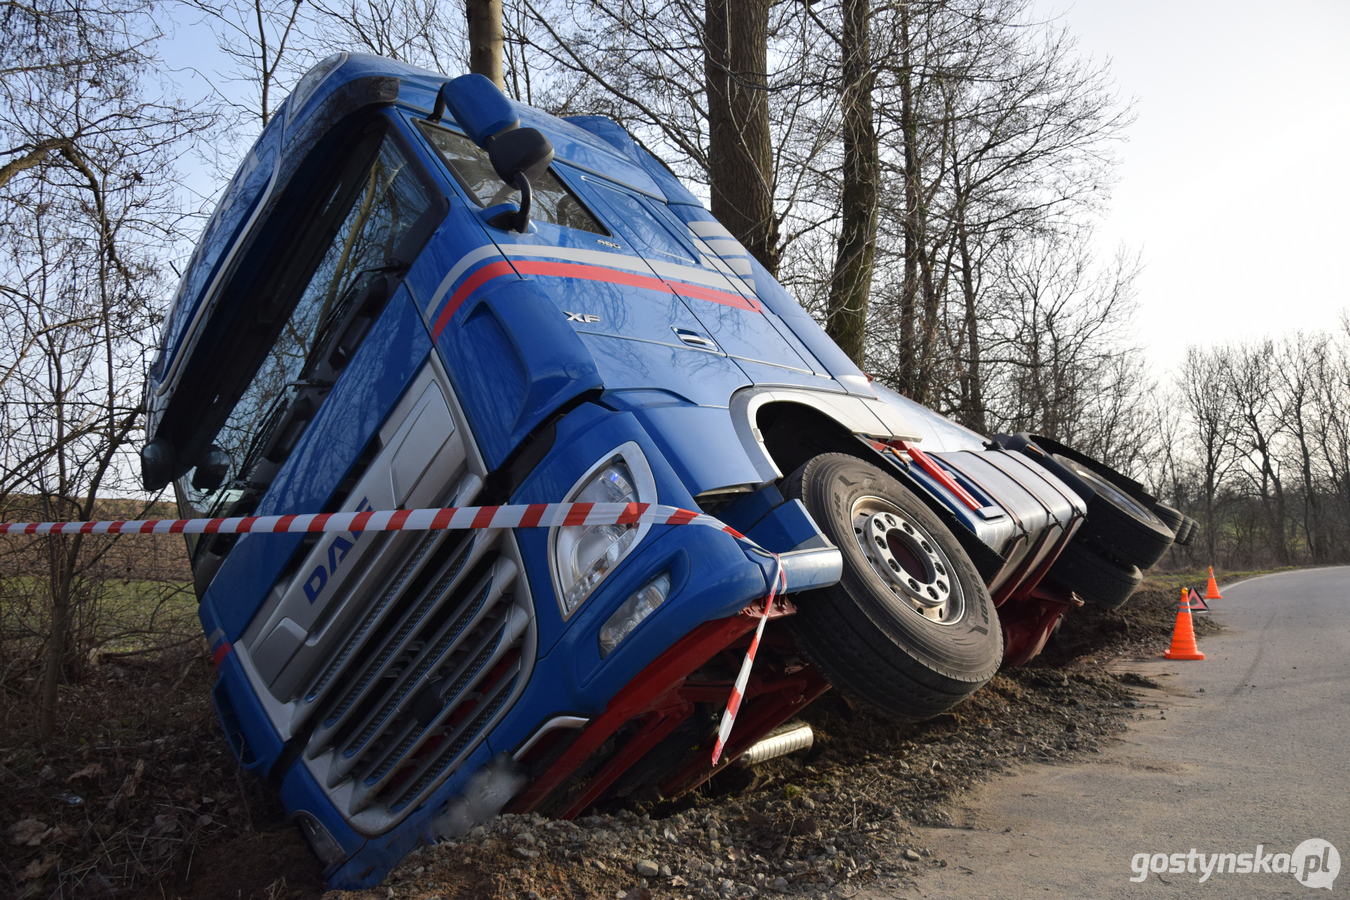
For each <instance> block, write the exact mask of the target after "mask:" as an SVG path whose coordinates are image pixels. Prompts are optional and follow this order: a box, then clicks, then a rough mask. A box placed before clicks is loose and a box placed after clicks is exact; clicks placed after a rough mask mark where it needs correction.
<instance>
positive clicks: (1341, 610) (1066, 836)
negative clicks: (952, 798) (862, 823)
mask: <svg viewBox="0 0 1350 900" xmlns="http://www.w3.org/2000/svg"><path fill="white" fill-rule="evenodd" d="M1221 588H1222V590H1223V594H1224V599H1223V600H1216V601H1213V602H1212V604H1211V605H1212V607H1213V608H1214V613H1213V615H1214V616H1215V618H1216V619H1218V621H1219V622H1221V623H1222V624H1223V625H1224V626H1225V627H1226V629H1227V630H1226V631H1225V632H1224V633H1223V634H1221V635H1219V636H1217V637H1211V638H1209V639H1207V640H1206V641H1204V642H1203V643H1202V644H1201V646H1200V649H1201V651H1202V652H1204V653H1205V655H1206V657H1207V659H1206V660H1205V661H1203V662H1172V661H1168V660H1164V659H1162V658H1161V657H1159V658H1155V659H1152V660H1122V661H1120V662H1118V663H1117V664H1115V665H1114V666H1113V669H1114V670H1116V671H1132V672H1138V673H1140V674H1142V675H1146V676H1149V677H1151V678H1153V679H1155V680H1156V681H1157V682H1158V683H1160V684H1161V685H1163V687H1162V688H1161V689H1159V690H1154V689H1145V690H1141V691H1140V700H1141V701H1142V702H1143V703H1144V704H1145V707H1144V708H1142V709H1140V710H1139V711H1138V715H1137V718H1136V721H1135V722H1133V723H1132V725H1131V728H1130V731H1129V733H1128V734H1126V735H1125V737H1124V740H1123V741H1122V742H1121V743H1120V744H1117V745H1115V746H1112V747H1108V748H1105V749H1103V751H1102V753H1101V755H1100V756H1097V757H1094V758H1092V759H1091V760H1090V761H1088V762H1084V763H1075V764H1071V765H1064V766H1054V765H1035V766H1027V767H1025V768H1022V769H1020V770H1018V772H1017V774H1015V775H1013V776H1012V777H1008V778H1001V779H998V780H996V781H994V782H992V783H990V784H988V785H985V786H984V787H982V788H980V789H979V790H977V791H976V792H974V793H973V794H971V795H968V796H966V797H965V798H963V800H962V801H961V803H960V806H958V807H957V808H955V809H952V810H951V811H950V812H951V814H952V819H953V821H954V822H956V823H957V826H956V827H953V828H946V829H922V830H921V831H920V836H919V840H920V842H921V843H922V844H923V845H924V846H926V847H928V848H931V849H932V850H933V861H925V862H924V863H922V864H921V867H922V868H923V869H924V870H925V874H923V875H922V876H920V877H919V879H918V882H917V887H915V886H913V885H911V886H909V887H905V886H902V885H899V884H886V883H884V882H883V883H880V884H874V885H872V886H870V887H869V888H867V889H866V890H864V891H862V892H860V893H859V894H857V895H855V896H856V897H857V898H858V900H873V898H876V900H880V898H895V897H909V898H920V897H923V898H930V897H931V898H945V897H961V898H968V900H980V898H999V900H1005V898H1018V897H1037V898H1044V897H1056V898H1059V897H1066V898H1070V897H1071V898H1084V900H1087V898H1129V900H1143V898H1153V897H1209V898H1230V897H1234V898H1246V897H1260V898H1266V897H1286V896H1288V897H1305V896H1306V897H1309V898H1318V897H1323V896H1327V893H1324V892H1322V891H1315V892H1314V890H1313V889H1312V888H1311V887H1309V886H1307V885H1305V884H1304V883H1302V882H1300V881H1299V875H1298V874H1288V873H1283V874H1282V873H1278V872H1275V871H1270V872H1266V871H1264V870H1263V868H1264V867H1262V866H1261V865H1260V864H1261V863H1262V862H1264V863H1265V864H1266V865H1269V866H1270V868H1271V869H1272V870H1274V869H1277V868H1279V864H1280V862H1281V859H1280V857H1279V856H1278V855H1277V854H1280V853H1288V854H1293V853H1294V851H1295V849H1296V848H1298V847H1299V845H1300V844H1302V842H1304V841H1305V840H1308V839H1320V840H1322V841H1325V842H1329V843H1330V844H1331V845H1332V846H1333V847H1334V848H1335V851H1336V852H1337V853H1338V854H1339V856H1340V859H1341V862H1340V873H1339V875H1338V876H1337V877H1336V878H1335V879H1334V881H1333V882H1332V884H1331V891H1330V896H1332V897H1344V896H1350V705H1348V701H1350V621H1347V616H1348V615H1350V568H1333V569H1313V570H1306V571H1300V572H1290V573H1284V574H1279V575H1267V576H1263V577H1260V578H1255V579H1252V580H1250V581H1247V582H1243V583H1241V584H1237V585H1233V586H1230V587H1224V586H1222V585H1221ZM1155 703H1156V704H1158V706H1159V707H1160V708H1156V709H1155V708H1153V704H1155ZM1258 845H1260V846H1261V852H1260V856H1259V857H1258V856H1256V855H1255V854H1256V852H1257V848H1258ZM1310 849H1314V850H1317V851H1318V852H1319V853H1322V854H1324V855H1325V858H1326V860H1327V863H1328V868H1331V867H1332V866H1331V863H1332V860H1333V856H1332V854H1331V853H1330V852H1327V851H1326V850H1325V847H1324V846H1323V845H1307V846H1305V847H1303V848H1302V849H1301V850H1300V851H1299V854H1298V858H1297V859H1295V860H1294V861H1293V862H1294V865H1295V867H1296V868H1298V869H1302V868H1304V866H1306V869H1307V870H1309V871H1311V870H1312V869H1314V868H1317V869H1320V868H1321V858H1320V857H1319V859H1318V861H1317V863H1304V858H1305V857H1307V856H1309V855H1311V854H1309V853H1308V852H1307V851H1308V850H1310ZM1192 850H1195V851H1196V855H1194V856H1191V857H1190V858H1189V859H1184V860H1182V861H1184V862H1185V863H1186V865H1187V867H1188V868H1192V869H1194V871H1185V872H1180V873H1176V872H1171V871H1168V872H1163V873H1154V872H1148V873H1147V877H1146V879H1145V880H1143V881H1141V882H1138V883H1136V882H1132V881H1131V878H1137V877H1139V876H1138V875H1136V874H1135V870H1134V868H1133V866H1134V865H1140V863H1138V862H1135V860H1136V858H1137V855H1139V854H1145V853H1147V854H1150V857H1151V858H1150V860H1149V862H1150V863H1157V864H1161V863H1162V862H1163V860H1161V859H1158V858H1157V857H1153V856H1152V855H1153V854H1167V855H1169V856H1171V855H1172V854H1190V852H1191V851H1192ZM1218 853H1231V854H1243V853H1246V854H1253V857H1252V860H1253V868H1258V869H1262V870H1261V871H1257V872H1252V873H1241V872H1237V873H1232V872H1227V871H1223V872H1218V871H1215V872H1214V873H1212V874H1211V875H1210V877H1209V878H1208V879H1207V880H1206V881H1205V882H1203V883H1202V882H1201V880H1200V879H1201V877H1202V876H1203V874H1204V872H1203V866H1204V865H1205V863H1206V861H1209V862H1218V860H1214V859H1213V858H1212V856H1211V855H1212V854H1218ZM1199 854H1204V855H1205V858H1204V859H1202V858H1200V856H1199ZM936 860H945V861H946V866H945V867H942V868H939V867H937V866H936V864H935V861H936ZM1258 860H1259V861H1258ZM1166 862H1167V864H1168V867H1169V868H1170V867H1171V863H1172V860H1171V859H1169V860H1167V861H1166ZM1229 864H1230V861H1227V860H1224V861H1223V862H1221V863H1219V865H1220V866H1223V867H1227V866H1228V865H1229ZM1238 864H1239V866H1240V865H1241V858H1240V857H1239V858H1238ZM1300 874H1304V877H1306V878H1308V880H1309V881H1311V882H1316V881H1317V880H1318V879H1319V878H1320V879H1321V880H1322V881H1323V883H1324V884H1325V883H1326V881H1327V880H1328V876H1329V873H1320V874H1319V873H1311V874H1306V873H1300Z"/></svg>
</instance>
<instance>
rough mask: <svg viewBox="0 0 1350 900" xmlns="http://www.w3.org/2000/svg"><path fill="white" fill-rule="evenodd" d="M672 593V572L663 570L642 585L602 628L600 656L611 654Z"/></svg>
mask: <svg viewBox="0 0 1350 900" xmlns="http://www.w3.org/2000/svg"><path fill="white" fill-rule="evenodd" d="M669 595H670V573H669V572H662V573H661V574H660V575H658V576H656V577H655V578H653V579H652V580H651V581H649V582H647V583H646V584H645V585H643V586H642V589H641V590H639V591H638V592H637V593H635V594H634V595H633V596H631V597H629V598H628V599H627V600H625V601H624V602H623V606H620V607H619V608H618V609H616V610H615V611H614V615H612V616H610V617H609V621H608V622H606V623H605V627H604V628H601V629H600V658H601V659H604V658H605V657H606V656H609V653H610V651H611V650H613V649H614V648H615V647H617V646H619V641H621V640H623V639H624V638H626V637H628V634H629V632H631V631H632V630H633V629H634V628H636V627H638V626H639V625H641V624H642V620H643V619H645V618H647V617H648V616H650V615H651V614H652V613H653V612H655V611H656V608H657V607H658V606H660V605H661V604H662V603H665V602H666V597H668V596H669Z"/></svg>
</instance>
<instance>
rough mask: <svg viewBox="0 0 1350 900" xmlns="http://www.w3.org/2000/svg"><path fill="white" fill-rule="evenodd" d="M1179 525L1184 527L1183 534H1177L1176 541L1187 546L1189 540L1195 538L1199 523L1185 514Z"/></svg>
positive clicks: (1189, 542)
mask: <svg viewBox="0 0 1350 900" xmlns="http://www.w3.org/2000/svg"><path fill="white" fill-rule="evenodd" d="M1181 527H1182V528H1184V529H1185V534H1181V535H1178V536H1177V543H1178V544H1180V545H1181V546H1183V547H1189V546H1190V545H1191V541H1193V540H1195V534H1196V532H1198V531H1199V530H1200V523H1199V522H1197V521H1195V520H1194V519H1192V518H1191V517H1190V516H1187V517H1186V521H1185V522H1183V523H1182V526H1181Z"/></svg>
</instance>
